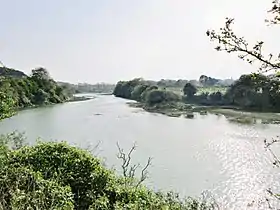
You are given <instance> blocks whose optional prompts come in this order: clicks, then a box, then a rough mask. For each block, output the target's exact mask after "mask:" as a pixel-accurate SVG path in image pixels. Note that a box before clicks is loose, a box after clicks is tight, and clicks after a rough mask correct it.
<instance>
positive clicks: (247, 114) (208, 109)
mask: <svg viewBox="0 0 280 210" xmlns="http://www.w3.org/2000/svg"><path fill="white" fill-rule="evenodd" d="M127 104H128V105H129V106H131V107H135V108H142V109H143V110H145V111H147V112H152V113H159V114H163V115H166V116H169V117H181V116H183V117H186V118H194V116H195V113H197V114H200V115H207V114H215V115H223V116H225V117H226V118H227V119H228V120H229V121H230V122H235V123H243V124H254V123H262V124H280V113H272V112H251V111H245V110H242V109H240V108H239V107H234V106H202V105H195V104H186V103H183V102H169V103H159V104H155V105H148V104H146V103H142V102H136V101H135V102H128V103H127Z"/></svg>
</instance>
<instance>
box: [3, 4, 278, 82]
mask: <svg viewBox="0 0 280 210" xmlns="http://www.w3.org/2000/svg"><path fill="white" fill-rule="evenodd" d="M270 6H271V2H270V1H255V0H247V1H244V0H236V1H228V0H212V1H209V0H201V1H194V0H192V1H190V0H141V1H136V0H118V1H116V0H102V1H101V0H81V1H77V0H59V1H57V0H49V1H37V0H25V1H21V0H11V1H1V8H2V9H1V13H0V18H1V20H2V24H1V35H0V55H1V56H0V58H1V60H2V61H3V62H4V63H5V64H6V65H7V66H9V67H12V68H15V69H19V70H23V71H25V72H26V73H29V72H30V70H31V69H32V68H35V67H39V66H42V67H45V68H47V69H48V70H49V71H50V73H51V75H52V77H54V79H56V80H60V81H69V82H75V83H76V82H88V83H95V82H117V81H118V80H126V79H131V78H134V77H143V78H146V79H157V80H159V79H162V78H170V79H179V78H181V79H197V78H198V77H199V76H200V75H201V74H206V75H209V76H212V77H217V78H230V77H233V78H237V77H238V76H240V74H242V73H248V72H251V71H254V70H256V68H253V67H251V66H250V65H248V64H247V63H246V62H242V61H240V60H239V59H238V58H237V56H228V55H227V54H225V53H218V52H216V51H215V50H214V49H213V48H214V44H213V43H211V42H210V41H209V39H208V38H207V36H206V34H205V32H206V30H207V29H211V28H213V29H219V28H220V27H221V26H223V23H224V18H225V17H227V16H229V17H234V18H235V19H236V23H235V25H234V27H235V28H234V29H235V31H236V32H237V33H238V34H240V35H244V36H245V37H246V38H247V39H248V41H249V42H252V44H254V43H255V42H254V41H255V40H265V41H267V43H266V44H267V45H266V46H267V49H268V51H273V50H274V49H273V47H274V46H275V41H276V40H277V37H276V36H274V37H273V36H271V34H275V33H273V32H271V30H277V29H275V28H267V26H266V25H265V23H264V19H265V17H266V16H267V13H266V11H265V9H264V8H267V10H268V9H269V8H270ZM262 23H263V24H262ZM278 30H279V29H278ZM269 35H270V36H269ZM276 49H277V47H276Z"/></svg>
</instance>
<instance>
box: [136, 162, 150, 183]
mask: <svg viewBox="0 0 280 210" xmlns="http://www.w3.org/2000/svg"><path fill="white" fill-rule="evenodd" d="M151 164H152V158H151V157H149V158H148V161H147V164H146V165H145V167H144V168H143V169H142V171H141V177H140V179H139V181H138V183H137V185H136V187H138V186H139V185H140V184H141V183H143V182H144V181H145V180H146V179H147V178H148V171H147V169H148V167H149V166H150V165H151Z"/></svg>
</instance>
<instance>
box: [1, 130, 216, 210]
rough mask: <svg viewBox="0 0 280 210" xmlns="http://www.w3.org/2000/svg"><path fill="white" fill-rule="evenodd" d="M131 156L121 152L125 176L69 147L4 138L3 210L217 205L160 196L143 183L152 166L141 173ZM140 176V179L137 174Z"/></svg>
mask: <svg viewBox="0 0 280 210" xmlns="http://www.w3.org/2000/svg"><path fill="white" fill-rule="evenodd" d="M131 152H133V149H132V150H131V151H130V152H129V153H128V154H126V153H124V152H123V150H122V149H120V148H119V155H118V158H119V159H120V161H121V165H122V169H123V174H122V175H119V174H117V173H116V172H115V171H114V170H111V169H108V168H106V167H105V166H104V164H103V163H102V161H101V160H100V159H99V158H98V157H96V156H94V155H92V154H91V153H90V152H89V151H88V150H83V149H79V148H76V147H73V146H70V145H69V144H67V143H65V142H48V143H45V142H37V144H36V145H33V146H28V145H24V144H23V136H22V135H21V134H19V133H12V134H9V135H7V136H1V137H0V167H1V171H0V209H1V210H2V209H3V210H4V209H5V210H6V209H17V210H18V209H22V210H23V209H60V210H62V209H63V210H64V209H65V210H70V209H77V210H87V209H91V210H107V209H108V210H109V209H110V210H113V209H128V210H129V209H131V210H132V209H133V210H135V209H139V210H140V209H151V210H169V209H170V210H171V209H172V210H176V209H177V210H181V209H182V210H208V209H209V210H210V209H214V208H215V206H214V204H211V203H208V202H206V201H202V200H199V199H193V198H186V199H182V198H180V196H179V195H178V194H176V193H172V192H169V193H163V192H155V191H153V190H150V189H149V188H147V187H146V186H145V185H144V184H143V181H144V180H145V179H146V178H147V176H146V175H147V174H146V172H147V169H148V166H149V163H150V162H148V163H147V165H146V166H144V167H143V168H142V169H140V171H137V170H136V169H137V168H136V167H135V166H134V165H131V164H130V158H131ZM138 172H139V173H140V174H141V175H140V177H137V176H136V174H137V173H138Z"/></svg>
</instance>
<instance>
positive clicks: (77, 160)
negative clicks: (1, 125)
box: [10, 142, 111, 209]
mask: <svg viewBox="0 0 280 210" xmlns="http://www.w3.org/2000/svg"><path fill="white" fill-rule="evenodd" d="M10 164H11V165H14V167H17V166H18V167H20V166H25V167H28V168H30V169H32V170H33V171H35V172H40V173H42V175H43V178H44V179H46V180H56V181H57V182H58V183H60V184H61V185H62V186H68V185H69V186H70V187H71V189H72V193H73V194H74V201H75V206H76V208H77V209H87V208H88V207H89V206H90V205H91V204H92V203H93V200H94V199H96V198H97V197H99V196H100V195H101V194H103V191H104V188H105V187H106V185H107V183H108V180H109V179H110V175H111V172H110V171H109V170H107V169H105V168H104V167H103V166H102V164H101V162H100V161H99V159H97V158H95V157H93V156H92V155H91V154H90V153H89V152H87V151H84V150H81V149H78V148H76V147H71V146H69V145H68V144H67V143H64V142H62V143H54V142H53V143H39V144H37V145H35V146H31V147H23V148H21V149H19V150H16V151H13V152H12V155H11V157H10Z"/></svg>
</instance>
